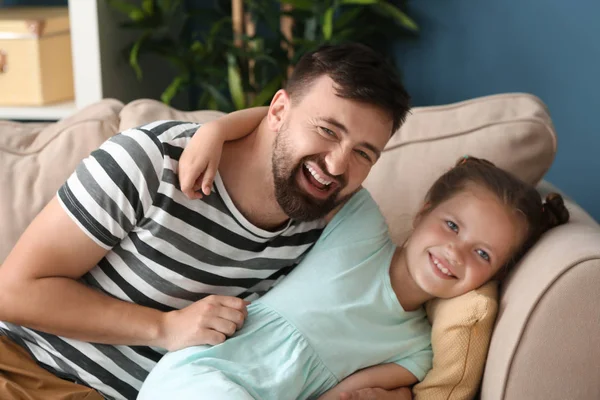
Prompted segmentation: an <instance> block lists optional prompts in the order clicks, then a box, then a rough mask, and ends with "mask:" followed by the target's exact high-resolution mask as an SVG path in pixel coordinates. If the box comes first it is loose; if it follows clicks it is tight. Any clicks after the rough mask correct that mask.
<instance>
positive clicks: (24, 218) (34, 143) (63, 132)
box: [0, 100, 123, 264]
mask: <svg viewBox="0 0 600 400" xmlns="http://www.w3.org/2000/svg"><path fill="white" fill-rule="evenodd" d="M122 107H123V104H122V103H120V102H118V101H116V100H104V101H102V102H99V103H96V104H94V105H91V106H89V107H87V108H85V109H83V110H81V111H80V112H78V113H76V114H75V115H73V116H72V117H69V118H66V119H63V120H61V121H59V122H58V123H55V124H38V123H35V124H29V123H17V122H9V121H0V171H2V173H1V174H0V187H2V188H8V189H4V190H2V191H0V221H2V228H1V229H2V236H1V238H0V264H1V263H2V262H3V261H4V259H5V258H6V256H7V255H8V253H9V252H10V250H11V249H12V247H13V246H14V244H15V243H16V241H17V239H18V238H19V236H20V235H21V234H22V233H23V231H24V230H25V228H26V227H27V225H29V223H30V222H31V221H32V220H33V218H34V217H35V216H36V215H37V214H38V213H39V212H40V211H41V209H42V208H43V207H44V206H45V205H46V203H48V202H49V201H50V199H51V198H52V196H54V194H55V193H56V191H57V190H58V188H59V187H60V185H61V184H62V183H63V182H64V181H65V180H66V179H67V178H68V177H69V175H70V174H71V173H72V172H73V171H74V169H75V167H76V166H77V164H78V163H79V162H80V161H81V160H82V159H83V158H84V157H86V156H87V155H88V154H89V153H90V152H91V151H92V150H94V149H95V148H96V147H98V146H99V145H100V144H101V143H102V142H104V141H105V140H106V139H108V138H109V137H110V136H112V135H114V134H115V132H117V129H118V126H119V118H118V113H119V111H120V110H121V108H122Z"/></svg>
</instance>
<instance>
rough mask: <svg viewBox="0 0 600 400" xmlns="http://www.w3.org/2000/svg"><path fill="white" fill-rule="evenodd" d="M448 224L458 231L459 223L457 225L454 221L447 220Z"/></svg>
mask: <svg viewBox="0 0 600 400" xmlns="http://www.w3.org/2000/svg"><path fill="white" fill-rule="evenodd" d="M446 225H448V228H450V229H452V230H453V231H454V232H456V233H458V225H456V224H455V223H454V222H452V221H446Z"/></svg>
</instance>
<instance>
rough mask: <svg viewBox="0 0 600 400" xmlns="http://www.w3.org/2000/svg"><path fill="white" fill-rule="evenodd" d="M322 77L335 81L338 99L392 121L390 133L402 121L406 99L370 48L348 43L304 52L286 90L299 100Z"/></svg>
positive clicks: (397, 79)
mask: <svg viewBox="0 0 600 400" xmlns="http://www.w3.org/2000/svg"><path fill="white" fill-rule="evenodd" d="M323 75H327V76H329V77H330V78H331V79H332V80H333V81H334V82H335V84H336V94H337V95H338V96H339V97H342V98H345V99H351V100H356V101H360V102H364V103H367V104H372V105H375V106H378V107H380V108H381V109H383V110H384V111H385V112H387V113H388V114H389V115H390V116H391V117H392V121H393V126H392V134H393V133H394V132H396V130H398V128H399V127H400V125H402V123H403V122H404V120H405V119H406V114H407V113H408V111H409V110H410V96H409V94H408V93H407V92H406V89H404V86H403V85H402V82H401V81H400V77H399V75H398V72H397V71H396V70H395V69H394V68H393V67H392V66H391V65H390V64H389V63H388V62H387V61H386V60H385V59H384V58H383V57H382V56H381V55H379V54H378V53H376V52H375V51H374V50H372V49H371V48H369V47H367V46H365V45H362V44H359V43H348V44H341V45H336V46H331V45H327V46H323V47H320V48H319V49H317V50H315V51H313V52H310V53H307V54H305V55H304V56H302V58H301V59H300V61H298V64H297V65H296V67H295V69H294V72H293V74H292V76H291V77H290V79H289V80H288V82H287V85H286V90H287V92H288V93H289V95H290V97H291V98H292V100H299V99H301V98H302V96H304V95H305V94H306V93H307V91H308V90H309V89H310V87H311V85H312V84H313V83H314V81H315V80H316V79H317V78H319V77H321V76H323Z"/></svg>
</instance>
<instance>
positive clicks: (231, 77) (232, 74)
mask: <svg viewBox="0 0 600 400" xmlns="http://www.w3.org/2000/svg"><path fill="white" fill-rule="evenodd" d="M227 72H228V75H227V78H228V79H227V81H228V84H229V93H230V94H231V98H232V99H233V104H234V105H235V108H236V109H238V110H241V109H243V108H245V106H246V100H245V99H244V89H243V88H242V77H241V75H240V69H239V67H238V65H237V60H236V59H235V57H234V56H233V55H231V54H228V55H227Z"/></svg>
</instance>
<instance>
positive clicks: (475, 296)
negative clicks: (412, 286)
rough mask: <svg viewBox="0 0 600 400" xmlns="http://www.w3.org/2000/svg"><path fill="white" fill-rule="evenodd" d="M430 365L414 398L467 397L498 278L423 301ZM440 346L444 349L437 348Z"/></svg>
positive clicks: (477, 375)
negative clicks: (447, 296) (449, 295)
mask: <svg viewBox="0 0 600 400" xmlns="http://www.w3.org/2000/svg"><path fill="white" fill-rule="evenodd" d="M426 310H427V317H428V318H429V322H431V325H432V332H431V345H432V348H433V349H434V351H433V368H432V369H431V371H429V373H428V374H427V378H426V379H424V380H423V381H422V382H420V383H418V384H417V385H415V387H414V389H413V393H414V397H415V400H420V399H423V400H450V399H471V398H472V397H473V392H474V388H477V387H478V386H479V382H480V381H481V376H482V374H483V368H482V367H481V366H482V365H483V364H484V363H485V360H486V357H487V349H488V346H489V342H490V337H491V332H492V329H493V327H494V321H495V320H496V314H497V312H498V282H496V281H492V282H488V283H487V284H485V285H484V286H482V287H480V288H479V289H476V290H472V291H470V292H469V293H466V294H463V295H462V296H458V297H455V298H452V299H447V300H442V299H435V300H432V301H430V302H428V303H427V307H426ZM440 349H444V350H443V351H441V350H440Z"/></svg>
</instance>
